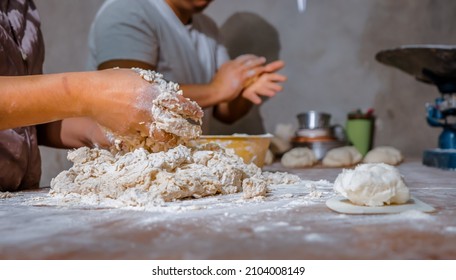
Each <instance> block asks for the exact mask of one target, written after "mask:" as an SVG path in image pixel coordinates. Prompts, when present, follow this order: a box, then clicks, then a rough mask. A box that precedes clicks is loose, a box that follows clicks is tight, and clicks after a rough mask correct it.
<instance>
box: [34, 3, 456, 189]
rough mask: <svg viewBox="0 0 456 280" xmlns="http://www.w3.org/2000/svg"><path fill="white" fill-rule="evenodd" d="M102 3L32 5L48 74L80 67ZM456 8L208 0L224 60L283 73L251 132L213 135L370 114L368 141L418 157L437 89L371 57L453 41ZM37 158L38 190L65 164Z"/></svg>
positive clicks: (429, 139) (48, 153)
mask: <svg viewBox="0 0 456 280" xmlns="http://www.w3.org/2000/svg"><path fill="white" fill-rule="evenodd" d="M102 2H103V1H101V0H96V1H95V0H91V1H58V0H36V3H37V6H38V8H39V10H40V12H41V16H42V21H43V26H42V27H43V32H44V35H45V41H46V49H47V52H46V63H45V71H46V72H48V73H50V72H61V71H77V70H83V69H84V65H85V64H84V63H85V58H86V55H87V48H86V37H87V31H88V28H89V25H90V21H91V19H92V18H93V16H94V15H95V13H96V10H97V8H98V7H99V6H100V4H101V3H102ZM455 10H456V1H447V0H401V1H397V0H343V1H336V0H308V1H307V9H306V11H305V12H304V13H300V12H299V11H298V9H297V1H296V0H280V1H279V0H249V1H245V0H230V1H222V0H219V1H214V3H213V4H211V6H210V7H209V8H208V9H207V11H206V13H207V14H209V15H210V16H212V17H213V18H214V20H215V21H216V22H217V23H218V24H219V26H220V27H221V30H222V31H223V32H224V36H225V37H224V38H225V40H226V43H227V45H228V47H229V51H230V54H231V55H233V56H235V55H237V54H240V53H243V52H253V53H257V54H261V55H264V56H266V57H267V58H269V59H274V58H277V57H279V58H280V59H283V60H284V61H285V62H286V63H287V65H286V68H285V69H284V70H283V71H282V72H283V73H284V74H286V75H287V76H288V82H287V83H286V84H285V85H284V91H283V92H282V93H281V94H279V95H278V96H276V97H274V98H273V99H271V100H268V101H267V102H265V104H264V105H263V106H261V107H260V108H256V110H254V111H253V112H252V113H251V114H250V115H249V116H248V118H247V119H248V120H249V121H251V122H254V123H255V125H253V126H252V125H246V123H245V122H240V123H238V124H236V125H237V126H236V127H237V128H236V129H232V128H231V129H230V128H226V127H223V128H220V127H217V128H216V129H218V130H217V132H221V131H222V130H223V131H225V132H227V133H231V132H234V131H238V132H249V133H257V132H261V131H267V132H273V131H274V128H275V126H276V125H277V124H278V123H293V124H294V125H296V126H297V121H296V115H297V114H298V113H300V112H304V111H308V110H321V111H325V112H328V113H331V114H332V116H333V118H332V123H333V124H344V122H345V120H346V114H347V112H349V111H351V110H353V109H357V108H361V109H363V110H366V109H367V108H370V107H372V108H374V109H375V112H376V115H377V123H376V124H377V127H376V128H377V129H376V137H375V142H374V144H375V145H392V146H395V147H397V148H399V149H400V150H402V151H403V153H404V154H405V155H406V156H408V157H420V156H421V153H422V151H423V150H424V149H426V148H434V147H436V146H437V137H438V134H439V132H440V131H439V129H436V128H430V127H428V125H427V124H426V121H425V110H424V105H425V103H426V102H432V101H433V99H434V98H435V97H437V96H438V92H437V90H436V89H435V88H434V87H433V86H429V85H425V84H422V83H419V82H416V81H415V80H414V79H413V78H412V77H410V76H408V75H406V74H403V73H402V72H400V71H398V70H396V69H393V68H389V67H386V66H383V65H380V64H379V63H377V62H376V61H375V59H374V56H375V54H376V53H377V52H378V51H380V50H383V49H388V48H394V47H397V46H400V45H404V44H456V29H455V28H454V26H455V23H456V18H455V17H454V11H455ZM240 38H242V39H240ZM260 115H261V116H260ZM261 117H262V119H263V124H261V123H260V124H259V121H261ZM252 127H253V128H252ZM43 161H44V167H45V174H44V177H43V181H42V183H43V184H47V182H48V181H49V179H50V178H52V177H53V176H55V174H57V173H58V171H59V170H60V169H61V168H65V167H66V166H65V165H64V164H62V162H64V154H62V153H56V152H55V151H53V150H52V149H46V150H44V151H43Z"/></svg>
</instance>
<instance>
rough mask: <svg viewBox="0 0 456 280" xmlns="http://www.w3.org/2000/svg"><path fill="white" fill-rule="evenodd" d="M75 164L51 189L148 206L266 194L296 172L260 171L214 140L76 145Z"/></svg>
mask: <svg viewBox="0 0 456 280" xmlns="http://www.w3.org/2000/svg"><path fill="white" fill-rule="evenodd" d="M68 159H69V160H70V161H72V162H73V163H74V164H73V167H71V168H70V169H69V170H67V171H63V172H61V173H60V174H59V175H57V177H56V178H54V179H53V180H52V181H51V191H50V194H51V195H52V196H54V197H57V198H62V199H63V200H65V199H70V198H71V199H73V200H80V201H81V202H83V203H87V204H93V205H104V204H106V203H109V204H110V205H113V206H118V207H124V206H133V207H138V206H140V207H146V208H147V207H149V206H153V205H155V204H157V203H161V202H163V201H165V202H166V201H174V200H177V199H182V198H189V197H193V198H199V197H204V196H209V195H216V194H231V193H237V192H241V191H243V192H244V198H252V197H256V196H264V195H265V194H266V193H267V191H268V188H267V186H268V185H270V184H284V183H296V182H299V181H300V179H299V177H298V176H296V175H291V174H287V173H284V174H281V173H280V172H279V173H268V172H264V173H262V172H261V169H260V168H258V167H257V166H256V165H255V164H253V163H251V164H245V163H244V161H243V160H242V158H240V157H239V156H237V155H236V154H235V153H234V151H233V150H230V149H227V150H225V149H224V148H222V147H220V146H219V145H217V144H204V145H199V146H195V147H186V146H182V145H179V146H177V147H176V148H172V149H169V150H168V151H166V152H159V153H150V152H149V151H147V150H145V149H143V148H139V149H136V150H134V151H132V152H128V153H126V154H121V153H118V154H115V155H113V154H112V153H111V152H109V151H106V150H101V149H97V148H95V149H89V148H86V147H85V148H79V149H77V150H75V151H72V152H70V153H69V154H68Z"/></svg>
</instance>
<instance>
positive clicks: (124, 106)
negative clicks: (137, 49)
mask: <svg viewBox="0 0 456 280" xmlns="http://www.w3.org/2000/svg"><path fill="white" fill-rule="evenodd" d="M95 73H96V75H94V78H92V79H91V78H90V77H89V79H90V81H92V82H93V83H88V84H90V85H91V86H92V88H89V89H86V91H87V95H88V97H87V99H88V100H89V101H88V103H89V104H88V106H87V108H86V110H89V112H88V115H89V116H90V117H92V118H93V119H94V120H96V121H97V122H98V123H99V124H100V125H101V126H103V127H106V128H108V129H109V130H111V131H112V132H114V133H116V134H119V135H129V134H136V133H137V132H138V131H139V132H141V133H142V134H147V133H148V132H149V126H150V124H151V123H152V122H153V121H154V120H153V117H152V113H151V108H152V105H153V101H154V100H155V99H156V98H157V97H158V96H159V95H160V90H159V87H158V86H157V85H155V84H151V83H149V82H147V81H145V80H144V79H142V78H141V77H140V76H139V75H138V74H137V73H135V72H134V71H132V70H131V69H110V70H102V71H98V72H95ZM161 105H162V106H164V107H167V108H169V109H170V110H172V111H174V112H175V113H177V114H180V115H182V116H183V117H184V118H194V119H198V118H201V117H202V115H203V112H202V111H201V108H200V107H199V106H198V105H197V104H196V103H194V102H191V101H189V100H188V99H186V98H184V97H183V96H177V101H176V100H169V101H168V100H163V101H162V102H161Z"/></svg>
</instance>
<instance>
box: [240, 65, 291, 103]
mask: <svg viewBox="0 0 456 280" xmlns="http://www.w3.org/2000/svg"><path fill="white" fill-rule="evenodd" d="M284 66H285V63H284V62H283V61H281V60H277V61H274V62H271V63H269V64H267V65H265V67H264V72H263V73H262V74H261V75H260V76H258V77H256V79H255V80H254V81H252V82H251V83H250V85H249V86H247V87H246V88H245V89H244V91H243V92H242V97H244V98H245V99H247V100H249V101H250V102H252V103H253V104H257V105H258V104H261V102H262V99H261V97H262V96H266V97H273V96H274V95H276V93H277V92H279V91H281V90H282V86H281V85H280V84H278V83H282V82H285V81H286V80H287V77H286V76H284V75H281V74H278V73H275V72H277V71H279V70H280V69H282V68H283V67H284Z"/></svg>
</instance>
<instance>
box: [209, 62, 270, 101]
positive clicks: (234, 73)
mask: <svg viewBox="0 0 456 280" xmlns="http://www.w3.org/2000/svg"><path fill="white" fill-rule="evenodd" d="M265 62H266V59H265V58H264V57H258V56H255V55H251V54H246V55H241V56H239V57H237V58H236V59H234V60H231V61H228V62H226V63H225V64H223V65H222V66H221V67H220V69H219V70H218V71H217V73H216V75H215V76H214V78H213V79H212V82H211V85H212V86H213V87H214V92H216V93H217V94H218V95H219V96H218V97H219V99H220V100H219V101H220V102H228V101H232V100H234V99H235V98H236V97H238V96H239V95H240V93H241V91H242V89H243V88H244V87H245V86H246V84H248V83H249V81H251V79H254V78H255V77H257V76H258V75H260V74H261V73H263V72H264V71H265V65H264V63H265Z"/></svg>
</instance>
